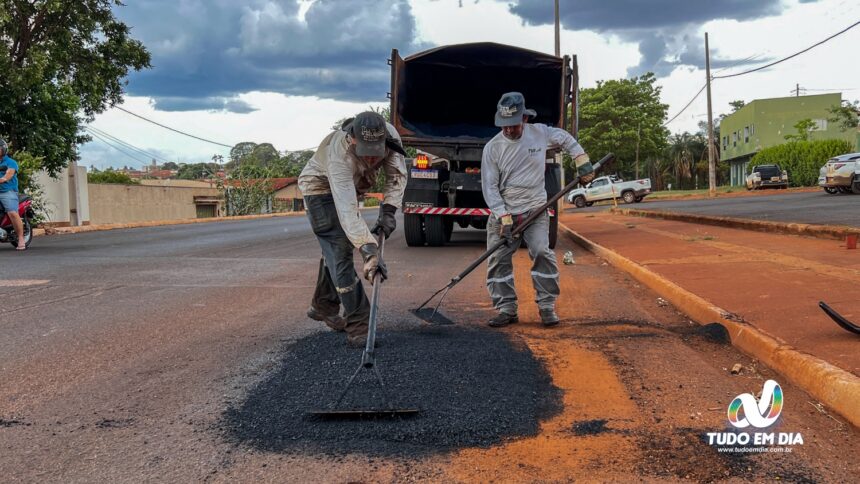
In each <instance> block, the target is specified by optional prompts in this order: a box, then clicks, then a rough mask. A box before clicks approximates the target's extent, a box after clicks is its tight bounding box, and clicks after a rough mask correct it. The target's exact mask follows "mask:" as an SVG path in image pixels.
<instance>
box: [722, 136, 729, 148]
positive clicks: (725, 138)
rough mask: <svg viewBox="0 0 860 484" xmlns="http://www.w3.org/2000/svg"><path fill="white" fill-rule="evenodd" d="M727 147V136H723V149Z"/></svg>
mask: <svg viewBox="0 0 860 484" xmlns="http://www.w3.org/2000/svg"><path fill="white" fill-rule="evenodd" d="M728 147H729V137H728V136H723V149H726V148H728Z"/></svg>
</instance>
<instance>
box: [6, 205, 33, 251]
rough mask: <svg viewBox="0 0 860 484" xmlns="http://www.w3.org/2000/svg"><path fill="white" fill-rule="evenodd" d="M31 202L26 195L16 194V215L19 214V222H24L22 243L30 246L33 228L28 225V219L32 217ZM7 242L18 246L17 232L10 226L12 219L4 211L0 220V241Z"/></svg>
mask: <svg viewBox="0 0 860 484" xmlns="http://www.w3.org/2000/svg"><path fill="white" fill-rule="evenodd" d="M32 205H33V202H32V200H30V197H28V196H27V195H19V196H18V215H20V216H21V222H22V223H23V224H24V245H26V246H27V247H30V242H31V241H32V240H33V228H32V227H30V219H31V218H33V208H32ZM3 242H9V243H10V244H12V247H18V234H16V233H15V229H14V228H13V227H12V220H11V219H10V218H9V215H8V214H6V213H4V214H3V220H2V221H0V243H3Z"/></svg>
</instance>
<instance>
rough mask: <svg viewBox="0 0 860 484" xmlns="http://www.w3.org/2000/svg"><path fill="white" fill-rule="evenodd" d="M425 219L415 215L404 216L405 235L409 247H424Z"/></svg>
mask: <svg viewBox="0 0 860 484" xmlns="http://www.w3.org/2000/svg"><path fill="white" fill-rule="evenodd" d="M423 218H424V217H423V216H422V215H418V214H415V213H407V214H404V215H403V234H404V235H405V236H406V245H408V246H409V247H423V246H424V221H423V220H422V219H423Z"/></svg>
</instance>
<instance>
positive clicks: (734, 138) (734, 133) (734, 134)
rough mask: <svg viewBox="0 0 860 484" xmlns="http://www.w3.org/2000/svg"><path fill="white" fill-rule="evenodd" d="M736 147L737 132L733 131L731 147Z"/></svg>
mask: <svg viewBox="0 0 860 484" xmlns="http://www.w3.org/2000/svg"><path fill="white" fill-rule="evenodd" d="M737 145H738V132H737V131H734V132H733V133H732V147H735V146H737Z"/></svg>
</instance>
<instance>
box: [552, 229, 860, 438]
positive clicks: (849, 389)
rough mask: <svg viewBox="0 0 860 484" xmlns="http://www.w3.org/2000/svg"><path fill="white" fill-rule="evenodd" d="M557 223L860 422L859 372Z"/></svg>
mask: <svg viewBox="0 0 860 484" xmlns="http://www.w3.org/2000/svg"><path fill="white" fill-rule="evenodd" d="M560 228H561V229H562V230H564V232H565V234H567V236H568V237H569V238H570V239H572V240H573V241H574V242H576V243H577V244H579V245H580V246H582V247H584V248H585V249H587V250H589V251H590V252H592V253H594V254H595V255H597V256H598V257H601V258H603V259H605V260H606V261H607V262H609V263H610V264H612V265H613V266H615V267H617V268H619V269H621V270H623V271H625V272H627V273H628V274H630V275H631V276H633V277H634V278H635V279H636V280H638V281H639V282H641V283H642V284H644V285H646V286H648V287H649V288H651V290H653V291H654V292H656V293H657V294H659V295H660V296H661V297H663V298H664V299H666V300H667V301H669V302H671V303H672V304H673V305H674V306H675V307H676V308H678V309H679V310H680V311H682V312H683V313H685V314H686V315H687V316H689V317H690V318H691V319H693V320H694V321H696V322H697V323H699V324H709V323H712V322H718V323H720V324H722V325H723V326H724V327H725V328H726V330H728V332H729V335H730V336H731V341H732V345H734V346H735V347H737V348H738V349H740V350H741V351H743V352H744V353H746V354H748V355H750V356H753V357H755V358H757V359H758V360H760V361H762V362H764V363H765V364H767V365H768V366H770V367H771V368H773V369H775V370H776V371H778V372H780V373H781V374H783V375H785V376H786V377H787V378H788V379H789V380H791V381H792V382H794V383H795V384H797V385H798V386H800V387H801V388H803V389H804V390H806V391H807V392H809V394H811V395H813V396H814V397H815V398H817V399H818V400H819V401H821V402H822V403H824V404H825V405H827V406H828V407H830V408H831V409H833V410H834V411H835V412H836V413H838V414H840V415H841V416H842V417H844V418H845V419H846V420H848V421H849V422H851V424H853V425H854V426H855V427H860V377H857V376H855V375H853V374H851V373H849V372H847V371H845V370H843V369H841V368H838V367H836V366H834V365H832V364H830V363H828V362H826V361H824V360H822V359H820V358H817V357H815V356H812V355H810V354H807V353H804V352H801V351H799V350H797V349H796V348H794V347H792V346H790V345H787V344H785V343H781V342H779V341H778V340H776V339H775V338H773V337H772V336H769V335H767V334H766V333H764V332H763V331H761V330H759V329H757V328H755V327H754V326H752V325H750V324H749V323H747V322H744V321H743V320H742V319H741V318H739V317H738V316H737V315H734V314H732V313H730V312H728V311H726V310H724V309H721V308H719V307H717V306H715V305H713V304H711V303H710V302H708V301H706V300H705V299H702V298H701V297H699V296H697V295H695V294H693V293H692V292H690V291H687V290H686V289H684V288H682V287H680V286H678V285H677V284H675V283H673V282H671V281H669V280H668V279H665V278H664V277H662V276H660V275H658V274H656V273H654V272H652V271H650V270H648V269H646V268H645V267H643V266H641V265H639V264H637V263H636V262H634V261H631V260H630V259H627V258H626V257H624V256H622V255H620V254H618V253H617V252H615V251H613V250H610V249H607V248H606V247H603V246H601V245H599V244H597V243H595V242H593V241H591V240H589V239H587V238H585V237H583V236H582V235H580V234H578V233H576V232H574V231H573V230H571V229H570V228H569V227H567V226H565V225H564V224H560Z"/></svg>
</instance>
